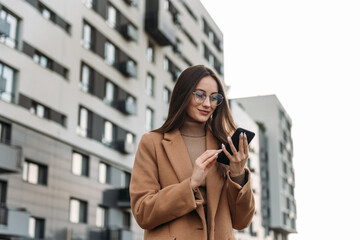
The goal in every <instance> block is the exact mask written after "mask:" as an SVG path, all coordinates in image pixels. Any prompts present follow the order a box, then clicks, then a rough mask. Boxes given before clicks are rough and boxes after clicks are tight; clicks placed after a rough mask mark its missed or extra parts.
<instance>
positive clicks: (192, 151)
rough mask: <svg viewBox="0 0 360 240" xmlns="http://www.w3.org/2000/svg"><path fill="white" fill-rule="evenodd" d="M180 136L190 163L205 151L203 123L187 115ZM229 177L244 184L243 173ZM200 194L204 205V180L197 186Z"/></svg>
mask: <svg viewBox="0 0 360 240" xmlns="http://www.w3.org/2000/svg"><path fill="white" fill-rule="evenodd" d="M180 133H181V136H182V138H183V140H184V143H185V146H186V148H187V150H188V154H189V157H190V160H191V163H192V165H193V166H194V163H195V161H196V159H197V158H198V157H199V156H200V155H201V154H203V153H204V152H205V151H206V130H205V123H201V122H196V121H193V120H192V119H190V118H189V117H187V118H186V119H185V122H184V125H183V126H182V127H181V128H180ZM231 179H232V180H233V181H234V182H236V183H238V184H240V185H241V186H244V184H245V183H246V180H245V174H243V175H240V176H236V177H231ZM199 189H200V192H201V195H202V197H203V199H204V206H205V207H206V202H207V201H206V182H205V180H204V182H203V183H202V184H201V185H200V187H199Z"/></svg>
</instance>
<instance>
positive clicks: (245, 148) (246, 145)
mask: <svg viewBox="0 0 360 240" xmlns="http://www.w3.org/2000/svg"><path fill="white" fill-rule="evenodd" d="M244 153H245V155H246V156H247V155H248V154H249V144H248V141H247V136H246V133H244Z"/></svg>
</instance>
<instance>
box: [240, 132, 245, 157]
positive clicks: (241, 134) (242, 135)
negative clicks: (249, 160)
mask: <svg viewBox="0 0 360 240" xmlns="http://www.w3.org/2000/svg"><path fill="white" fill-rule="evenodd" d="M239 153H240V154H241V155H243V154H244V134H243V133H240V135H239Z"/></svg>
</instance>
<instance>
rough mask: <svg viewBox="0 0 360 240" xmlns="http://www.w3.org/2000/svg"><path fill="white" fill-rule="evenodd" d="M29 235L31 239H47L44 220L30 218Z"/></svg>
mask: <svg viewBox="0 0 360 240" xmlns="http://www.w3.org/2000/svg"><path fill="white" fill-rule="evenodd" d="M29 235H30V237H31V238H36V239H42V238H44V237H45V220H44V219H42V218H36V217H30V219H29Z"/></svg>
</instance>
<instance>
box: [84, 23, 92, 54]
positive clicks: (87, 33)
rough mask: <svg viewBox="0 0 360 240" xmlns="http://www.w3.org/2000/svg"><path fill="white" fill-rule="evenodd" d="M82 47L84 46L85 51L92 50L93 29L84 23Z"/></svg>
mask: <svg viewBox="0 0 360 240" xmlns="http://www.w3.org/2000/svg"><path fill="white" fill-rule="evenodd" d="M81 43H82V45H83V46H84V48H86V49H92V48H93V45H94V43H93V28H92V27H91V26H90V25H89V24H87V23H84V26H83V38H82V41H81Z"/></svg>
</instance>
